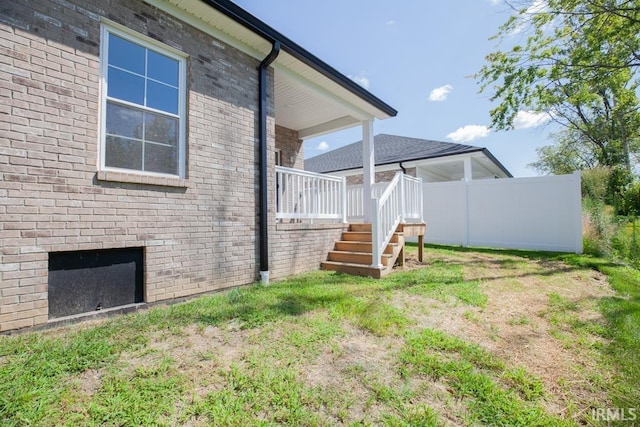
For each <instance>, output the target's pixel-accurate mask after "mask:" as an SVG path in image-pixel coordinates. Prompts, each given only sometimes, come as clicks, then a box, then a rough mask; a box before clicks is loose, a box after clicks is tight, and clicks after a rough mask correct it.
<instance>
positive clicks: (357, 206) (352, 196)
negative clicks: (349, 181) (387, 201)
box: [347, 182, 389, 221]
mask: <svg viewBox="0 0 640 427" xmlns="http://www.w3.org/2000/svg"><path fill="white" fill-rule="evenodd" d="M388 184H389V183H388V182H377V183H375V184H373V186H372V187H371V193H372V196H373V197H378V198H379V197H380V195H381V194H382V193H383V192H384V190H385V189H386V188H387V185H388ZM363 195H364V185H362V184H359V185H349V186H348V187H347V219H348V220H349V221H362V220H364V198H363Z"/></svg>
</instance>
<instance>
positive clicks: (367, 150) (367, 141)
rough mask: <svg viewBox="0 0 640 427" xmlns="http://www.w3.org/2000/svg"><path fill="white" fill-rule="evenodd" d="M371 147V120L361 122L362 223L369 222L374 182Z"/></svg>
mask: <svg viewBox="0 0 640 427" xmlns="http://www.w3.org/2000/svg"><path fill="white" fill-rule="evenodd" d="M374 153H375V150H374V146H373V120H365V121H364V122H362V175H363V176H362V183H363V191H362V207H363V208H364V209H363V210H364V222H371V218H372V216H371V206H372V204H371V195H372V191H371V190H372V188H373V184H375V182H376V163H375V158H374Z"/></svg>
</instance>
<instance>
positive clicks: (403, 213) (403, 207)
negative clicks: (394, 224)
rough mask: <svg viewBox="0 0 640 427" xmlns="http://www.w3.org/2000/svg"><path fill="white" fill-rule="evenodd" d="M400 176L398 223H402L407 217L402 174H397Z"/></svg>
mask: <svg viewBox="0 0 640 427" xmlns="http://www.w3.org/2000/svg"><path fill="white" fill-rule="evenodd" d="M398 173H399V174H400V223H404V222H405V219H406V216H407V204H406V197H405V196H406V195H405V188H404V174H403V173H402V172H398Z"/></svg>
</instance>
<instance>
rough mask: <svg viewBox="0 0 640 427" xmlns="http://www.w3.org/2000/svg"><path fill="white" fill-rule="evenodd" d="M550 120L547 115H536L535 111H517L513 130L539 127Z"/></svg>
mask: <svg viewBox="0 0 640 427" xmlns="http://www.w3.org/2000/svg"><path fill="white" fill-rule="evenodd" d="M549 120H551V116H550V115H549V114H548V113H538V112H536V111H518V114H516V118H515V119H514V120H513V127H514V129H528V128H534V127H538V126H541V125H543V124H545V123H546V122H548V121H549Z"/></svg>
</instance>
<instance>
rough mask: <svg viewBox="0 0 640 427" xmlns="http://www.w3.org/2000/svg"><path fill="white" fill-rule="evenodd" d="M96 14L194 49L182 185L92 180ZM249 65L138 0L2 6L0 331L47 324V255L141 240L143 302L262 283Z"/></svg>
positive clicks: (107, 176)
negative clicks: (143, 274)
mask: <svg viewBox="0 0 640 427" xmlns="http://www.w3.org/2000/svg"><path fill="white" fill-rule="evenodd" d="M107 4H108V5H109V9H108V10H106V5H107ZM101 17H107V18H108V19H110V20H112V21H115V22H117V23H120V24H123V25H126V26H127V27H129V28H131V29H132V30H134V31H137V32H139V33H141V34H144V35H148V36H150V37H153V38H155V39H159V40H161V41H162V42H164V43H166V44H168V45H170V46H172V47H174V48H177V49H179V50H181V51H183V52H185V53H187V54H188V55H190V57H189V60H188V124H187V133H188V137H187V178H186V179H185V180H163V179H156V178H153V179H140V178H136V177H135V176H130V175H128V174H120V173H96V172H97V157H98V149H99V148H98V108H99V105H98V104H99V46H100V19H101ZM257 64H258V63H257V61H256V60H254V59H252V58H250V57H248V56H246V55H244V54H243V53H241V52H239V51H237V50H236V49H233V48H231V47H230V46H228V45H225V44H224V43H222V42H220V41H218V40H215V39H213V38H211V37H209V36H208V35H205V34H203V33H201V32H199V31H197V30H195V29H193V28H191V27H190V26H188V25H187V24H185V23H183V22H180V21H178V20H176V19H174V18H172V17H170V16H167V15H166V14H164V13H163V12H161V11H159V10H157V9H155V8H154V7H152V6H149V5H147V4H145V3H143V2H142V1H139V0H116V1H111V2H109V3H105V2H103V1H100V0H82V1H80V0H51V1H42V2H33V1H28V0H12V1H10V2H8V3H7V4H5V5H4V7H3V10H2V14H1V15H0V215H1V217H2V221H1V224H0V243H1V244H0V256H1V259H0V279H1V280H0V331H5V330H10V329H16V328H21V327H28V326H33V325H38V324H42V323H45V322H47V319H48V302H47V266H48V253H49V252H54V251H73V250H88V249H103V248H120V247H138V246H143V247H144V248H145V269H146V271H145V301H147V302H154V301H159V300H165V299H170V298H176V297H182V296H186V295H193V294H198V293H202V292H207V291H212V290H216V289H220V288H224V287H230V286H236V285H241V284H246V283H251V282H253V281H255V280H256V279H257V276H258V274H257V273H258V266H257V257H258V255H257V242H258V236H257V233H258V231H257V211H256V205H257V189H258V175H257V161H258V153H257V148H258V144H257V133H256V126H257V112H258V107H257V100H258V75H257V70H256V67H257ZM272 81H273V76H272V75H271V74H270V82H272ZM272 101H273V97H270V98H269V102H270V105H269V114H270V117H269V120H268V124H269V136H268V145H269V149H270V150H271V151H273V149H274V137H275V131H274V127H275V125H274V121H273V112H274V111H273V103H272ZM269 159H270V166H273V156H269ZM270 170H273V167H270ZM273 182H274V172H273V171H272V172H270V174H269V184H270V185H271V186H273V185H272V184H273ZM231 183H232V184H233V185H230V184H231ZM270 200H271V201H270V208H271V209H270V212H271V214H270V218H269V224H270V226H269V229H270V232H271V233H272V234H273V233H274V232H275V220H274V219H273V217H272V216H271V215H272V214H273V197H271V198H270ZM276 240H277V239H276ZM274 245H275V246H276V247H278V248H279V247H280V245H281V243H279V242H276V243H275V244H274ZM272 246H273V245H272ZM273 263H274V265H275V264H277V265H278V266H279V265H280V264H279V261H278V262H276V261H274V262H273ZM283 274H284V273H282V272H281V271H278V273H277V275H278V276H282V275H283Z"/></svg>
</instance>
